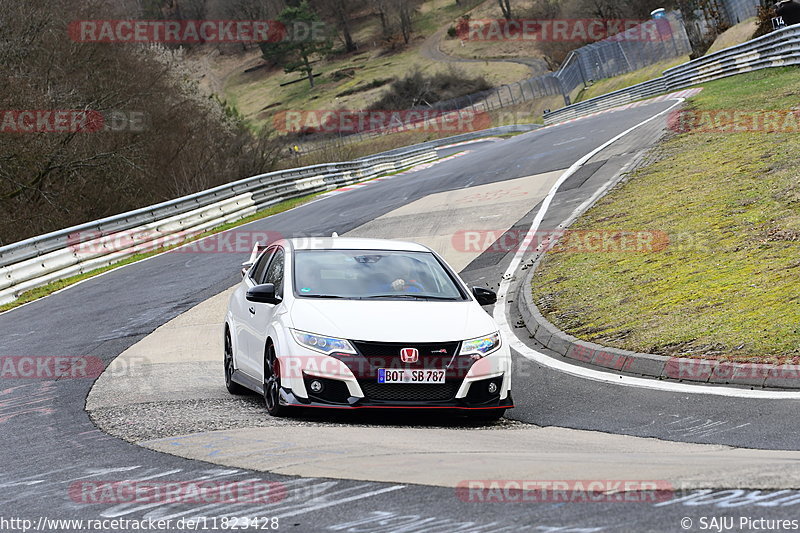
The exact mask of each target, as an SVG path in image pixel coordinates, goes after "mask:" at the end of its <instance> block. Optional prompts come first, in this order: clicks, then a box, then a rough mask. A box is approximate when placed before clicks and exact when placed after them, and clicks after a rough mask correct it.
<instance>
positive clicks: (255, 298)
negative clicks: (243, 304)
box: [246, 283, 281, 305]
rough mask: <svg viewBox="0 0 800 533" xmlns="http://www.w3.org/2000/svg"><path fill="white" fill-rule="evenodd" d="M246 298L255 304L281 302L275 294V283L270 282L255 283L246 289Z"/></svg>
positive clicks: (275, 303)
mask: <svg viewBox="0 0 800 533" xmlns="http://www.w3.org/2000/svg"><path fill="white" fill-rule="evenodd" d="M246 298H247V301H248V302H254V303H257V304H272V305H277V304H279V303H281V299H280V298H279V297H278V296H277V295H276V294H275V285H273V284H272V283H265V284H263V285H256V286H255V287H253V288H252V289H250V290H249V291H247V296H246Z"/></svg>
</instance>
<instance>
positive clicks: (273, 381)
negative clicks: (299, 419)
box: [264, 344, 291, 418]
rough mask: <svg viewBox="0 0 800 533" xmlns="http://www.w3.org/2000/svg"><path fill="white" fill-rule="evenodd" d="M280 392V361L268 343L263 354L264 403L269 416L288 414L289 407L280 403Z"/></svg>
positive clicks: (273, 348) (280, 416)
mask: <svg viewBox="0 0 800 533" xmlns="http://www.w3.org/2000/svg"><path fill="white" fill-rule="evenodd" d="M280 392H281V375H280V361H278V358H277V356H276V355H275V347H274V346H273V345H272V344H269V345H268V346H267V353H266V355H265V356H264V403H265V404H266V406H267V412H268V413H269V414H270V415H271V416H274V417H279V418H282V417H285V416H288V415H289V414H290V412H291V408H290V407H286V406H284V405H281V404H280Z"/></svg>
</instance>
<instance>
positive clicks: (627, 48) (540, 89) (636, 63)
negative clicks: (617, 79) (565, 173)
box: [301, 13, 692, 153]
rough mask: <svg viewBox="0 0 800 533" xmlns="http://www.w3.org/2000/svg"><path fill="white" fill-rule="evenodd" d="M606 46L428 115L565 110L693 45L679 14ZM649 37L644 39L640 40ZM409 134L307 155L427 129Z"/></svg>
mask: <svg viewBox="0 0 800 533" xmlns="http://www.w3.org/2000/svg"><path fill="white" fill-rule="evenodd" d="M645 24H646V25H647V26H645V25H640V26H636V27H634V28H631V29H629V30H627V31H625V32H622V33H619V34H617V35H614V36H612V37H609V38H607V39H604V40H602V41H598V42H595V43H592V44H589V45H587V46H584V47H581V48H579V49H577V50H575V51H573V52H570V53H569V55H568V56H567V58H566V59H565V60H564V62H563V64H562V66H561V68H559V69H558V71H557V72H554V73H549V74H545V75H543V76H536V77H533V78H528V79H525V80H522V81H519V82H516V83H510V84H507V85H503V86H500V87H496V88H493V89H490V90H488V91H483V92H480V93H475V94H470V95H466V96H462V97H459V98H454V99H452V100H446V101H441V102H436V103H434V104H431V105H429V106H426V107H425V108H424V110H426V111H435V112H440V113H441V112H453V113H459V114H463V113H467V114H479V113H488V112H492V111H496V110H501V109H506V108H510V107H516V106H519V105H520V104H523V103H526V102H531V101H534V100H538V99H542V98H546V97H552V96H560V97H562V98H563V99H564V105H565V106H568V105H570V104H571V103H572V98H573V96H574V93H575V91H576V90H577V89H578V88H579V87H581V86H583V87H587V86H589V85H591V84H592V83H594V82H596V81H598V80H601V79H605V78H611V77H614V76H619V75H621V74H626V73H628V72H633V71H635V70H639V69H641V68H644V67H648V66H650V65H653V64H656V63H660V62H662V61H665V60H668V59H673V58H677V57H681V56H684V55H688V54H689V53H690V52H691V49H692V48H691V43H690V41H689V36H688V34H687V32H686V28H685V26H684V23H683V20H682V19H681V17H680V15H679V14H678V13H670V14H668V15H667V16H666V18H662V19H659V20H658V21H648V22H646V23H645ZM643 35H645V36H649V37H648V38H642V36H643ZM406 126H407V127H406V128H402V127H401V128H397V127H393V128H392V129H391V130H388V131H387V130H386V129H376V130H371V131H362V132H358V133H348V134H340V135H339V136H331V135H326V136H321V135H320V136H314V135H309V136H307V137H306V138H305V139H304V140H303V142H302V147H301V151H302V152H303V153H308V152H313V151H317V150H322V149H330V148H332V147H335V146H336V145H340V146H344V145H347V144H352V143H358V142H363V141H368V140H369V139H373V138H375V137H378V136H382V135H386V134H387V133H394V132H399V131H404V130H408V129H413V128H414V127H424V126H425V124H424V123H415V124H408V125H406Z"/></svg>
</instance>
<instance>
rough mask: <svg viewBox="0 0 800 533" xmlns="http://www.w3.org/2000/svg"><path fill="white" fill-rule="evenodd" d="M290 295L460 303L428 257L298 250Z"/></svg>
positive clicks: (449, 281) (445, 275) (444, 273)
mask: <svg viewBox="0 0 800 533" xmlns="http://www.w3.org/2000/svg"><path fill="white" fill-rule="evenodd" d="M294 262H295V266H294V272H295V275H294V287H295V293H296V294H297V295H298V296H300V297H305V298H347V299H383V298H385V299H398V300H422V299H424V300H451V301H454V300H464V299H465V298H464V295H463V294H462V292H461V291H460V290H459V288H458V286H457V285H456V283H455V281H454V280H453V278H452V277H451V276H450V275H449V274H448V272H447V271H446V270H445V268H444V267H443V266H442V264H441V263H440V262H439V260H438V259H437V258H436V256H434V255H433V254H432V253H430V252H402V251H384V250H380V251H376V250H298V251H297V252H295V260H294Z"/></svg>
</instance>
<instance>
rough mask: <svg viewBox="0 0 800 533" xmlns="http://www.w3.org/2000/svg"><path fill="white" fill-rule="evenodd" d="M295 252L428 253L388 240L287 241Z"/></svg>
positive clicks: (407, 243) (412, 244) (402, 242)
mask: <svg viewBox="0 0 800 533" xmlns="http://www.w3.org/2000/svg"><path fill="white" fill-rule="evenodd" d="M289 243H290V244H291V246H292V248H294V249H295V250H395V251H399V252H430V251H431V250H430V249H429V248H428V247H427V246H423V245H421V244H417V243H414V242H404V241H392V240H388V239H358V238H351V237H304V238H299V239H289Z"/></svg>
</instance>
